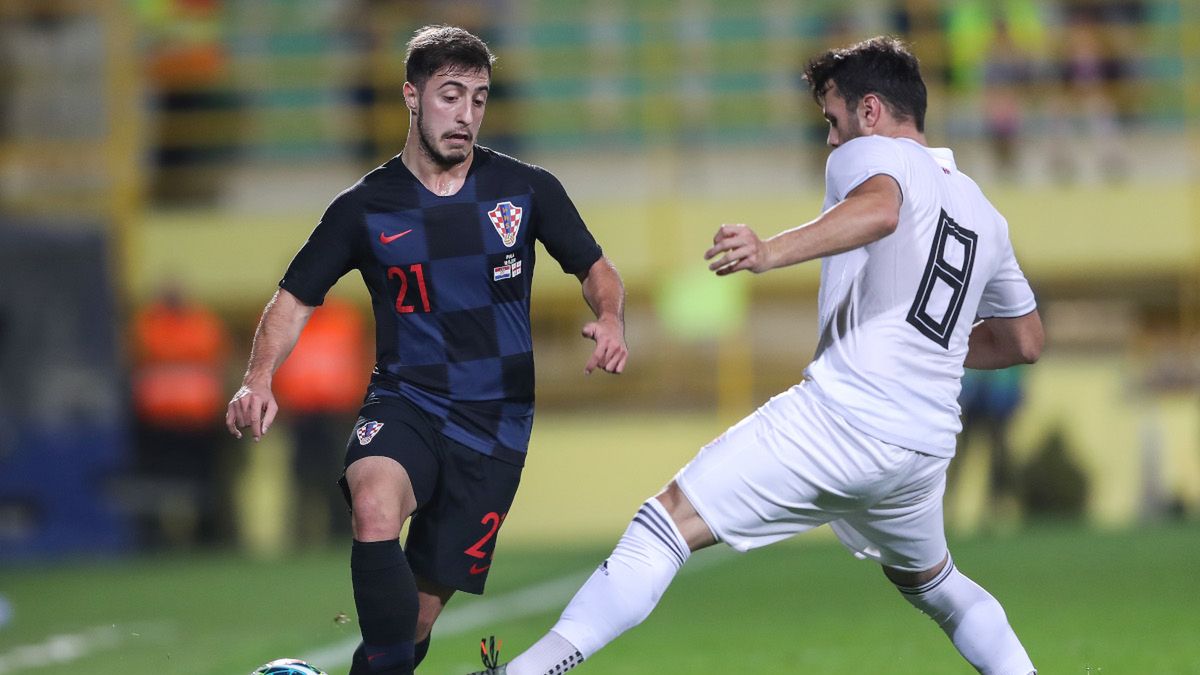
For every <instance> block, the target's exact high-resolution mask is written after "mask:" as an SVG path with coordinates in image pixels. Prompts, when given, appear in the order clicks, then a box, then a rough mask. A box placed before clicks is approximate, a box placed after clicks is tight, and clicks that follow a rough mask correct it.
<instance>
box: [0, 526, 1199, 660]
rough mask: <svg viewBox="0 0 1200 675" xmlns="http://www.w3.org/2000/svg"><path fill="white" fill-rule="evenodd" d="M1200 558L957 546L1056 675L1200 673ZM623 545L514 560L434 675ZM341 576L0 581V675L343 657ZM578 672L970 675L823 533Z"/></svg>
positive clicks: (255, 565) (1101, 546)
mask: <svg viewBox="0 0 1200 675" xmlns="http://www.w3.org/2000/svg"><path fill="white" fill-rule="evenodd" d="M1198 541H1200V525H1197V524H1195V523H1191V524H1176V525H1164V526H1156V527H1153V528H1141V529H1139V530H1136V531H1120V532H1104V531H1094V530H1086V529H1080V528H1075V527H1067V526H1041V527H1033V528H1029V529H1026V530H1025V531H1023V532H1020V533H1016V534H1011V535H1005V536H997V537H988V538H982V537H981V538H970V539H952V547H953V550H954V553H955V557H956V560H957V561H958V564H959V566H960V567H961V568H962V569H963V570H964V572H965V573H967V574H968V575H970V576H972V577H974V578H975V579H976V580H977V581H979V582H980V583H982V584H983V585H984V586H986V587H987V588H988V589H989V590H991V591H992V592H993V593H994V594H995V595H996V596H997V597H998V598H1000V600H1001V602H1002V603H1003V604H1004V605H1005V608H1006V610H1007V611H1008V614H1009V618H1010V620H1011V621H1012V623H1013V625H1014V626H1015V627H1016V629H1017V631H1018V633H1019V635H1020V636H1021V638H1022V640H1023V641H1024V642H1025V644H1026V646H1027V647H1028V649H1029V651H1030V652H1031V654H1032V655H1033V657H1034V661H1035V663H1037V665H1038V666H1039V667H1040V668H1041V672H1042V673H1045V674H1054V673H1078V674H1091V673H1094V674H1099V675H1107V674H1112V675H1116V674H1118V673H1155V674H1166V673H1198V672H1200V640H1197V635H1200V612H1198V610H1197V601H1198V600H1200V575H1197V574H1196V570H1197V569H1200V544H1198V543H1197V542H1198ZM612 543H613V542H612V541H606V542H599V541H598V542H595V544H594V545H591V546H583V547H566V548H562V547H548V546H538V545H533V544H529V543H516V544H514V545H512V546H509V547H507V548H505V547H503V546H502V550H501V552H500V553H498V555H497V558H496V561H495V567H494V568H493V573H492V579H491V581H490V584H489V589H488V595H487V596H485V597H484V598H483V599H482V600H480V599H476V598H471V597H466V596H460V597H458V598H455V600H454V601H453V602H452V603H451V604H450V606H449V608H448V609H447V614H446V617H447V619H448V620H447V622H446V624H445V625H444V626H443V625H439V627H438V630H437V631H435V638H434V644H433V650H432V652H431V654H430V657H429V659H428V660H427V661H426V664H425V665H424V666H423V667H422V668H421V672H426V673H464V672H466V671H467V670H472V669H474V668H475V667H476V665H477V664H478V658H477V650H478V640H479V638H480V637H482V636H483V635H486V634H488V633H492V632H495V633H497V634H498V635H499V636H500V637H501V638H502V639H503V640H504V653H506V654H508V655H509V656H511V655H513V654H515V653H516V652H517V651H519V650H520V649H521V648H523V647H525V646H528V645H529V644H530V643H531V642H532V641H533V640H534V639H536V637H538V636H539V635H540V634H541V633H542V632H543V631H544V630H545V629H546V628H548V627H549V626H550V625H551V624H552V622H553V621H554V619H555V618H556V617H557V614H558V612H559V610H560V609H561V607H562V605H563V604H564V602H565V599H566V597H567V596H568V595H569V593H570V591H571V590H572V589H574V588H575V587H576V586H577V585H578V583H579V582H580V581H581V580H582V579H583V578H585V577H586V575H587V574H588V573H589V571H590V569H591V568H592V567H593V566H594V565H595V564H596V563H598V562H599V561H600V560H601V559H602V558H603V556H604V555H605V554H606V553H607V551H608V550H609V548H610V546H611V544H612ZM347 558H348V556H347V554H346V553H345V552H344V551H343V550H341V548H340V547H339V548H337V549H332V550H328V551H320V552H311V553H306V554H301V555H294V556H289V557H287V558H285V559H282V560H277V561H273V562H266V561H254V560H249V559H246V558H243V557H239V556H236V555H233V554H216V553H211V554H199V555H187V556H184V555H179V556H169V557H157V558H149V559H139V560H137V561H133V562H112V563H100V564H97V563H88V564H84V563H77V564H65V565H57V566H53V567H44V566H37V567H33V566H8V567H5V568H0V594H2V595H3V596H5V597H6V598H7V601H8V603H9V605H10V606H11V618H10V620H9V621H8V623H7V625H5V626H3V627H2V628H0V673H2V674H4V675H13V674H16V673H31V674H35V675H61V674H66V673H77V672H80V670H81V669H82V670H84V671H86V672H88V673H89V674H90V675H110V674H111V675H117V674H120V675H130V674H135V675H141V674H156V675H157V674H163V675H165V674H170V673H178V674H179V675H239V674H244V673H248V672H249V671H250V670H251V669H252V668H254V667H255V666H256V665H258V664H259V663H261V662H264V661H267V660H269V659H273V658H279V657H284V656H310V655H313V654H322V653H325V654H329V653H330V652H329V649H328V648H330V647H331V646H336V645H344V644H346V643H347V642H348V641H352V640H353V639H354V637H355V635H356V634H357V627H356V624H355V622H354V621H353V616H354V609H353V603H352V600H351V595H350V587H349V581H348V570H347ZM547 580H558V581H556V582H552V583H551V584H550V585H546V582H547ZM531 587H532V588H534V589H535V590H534V591H533V592H526V593H523V594H522V593H521V590H522V589H529V588H531ZM339 613H344V614H347V615H349V617H350V618H351V621H350V622H349V623H339V622H338V621H337V620H335V619H336V617H337V616H338V614H339ZM514 615H515V618H512V617H513V616H514ZM327 658H330V657H328V656H327ZM331 660H334V661H337V660H340V659H331ZM316 665H318V666H323V667H326V669H327V670H329V671H330V672H331V673H344V672H346V666H344V665H340V664H337V663H326V664H321V663H317V664H316ZM577 672H580V673H594V674H596V675H601V674H606V673H607V674H626V673H627V674H630V675H635V674H640V673H647V674H648V673H773V672H797V673H800V672H803V673H826V674H837V673H845V674H847V675H849V674H855V675H858V674H861V673H889V674H895V675H900V674H904V673H913V674H916V673H921V674H924V675H930V674H936V673H968V672H972V671H971V669H970V668H969V667H968V666H967V665H966V664H965V663H964V662H963V661H962V660H961V659H960V657H959V656H958V655H957V654H956V653H955V652H954V650H953V648H952V647H951V645H950V643H949V641H948V640H947V639H946V638H945V636H944V635H942V633H941V631H939V630H938V629H937V628H936V626H934V624H933V623H932V622H931V621H929V620H927V619H925V618H924V617H923V616H921V615H920V614H919V613H918V612H917V611H916V610H914V609H912V608H911V607H910V606H909V605H908V604H907V603H905V602H904V601H903V600H902V599H901V598H900V596H899V594H897V593H896V592H895V591H894V590H893V589H892V588H891V586H890V585H889V584H888V582H887V581H886V580H885V579H884V577H883V576H882V575H881V574H880V573H879V571H878V569H877V568H876V566H874V565H872V564H870V563H866V562H861V561H856V560H854V559H853V558H852V557H851V556H850V555H849V554H847V553H846V552H845V551H844V550H843V549H842V548H841V547H840V546H839V545H838V544H836V543H835V542H833V541H832V539H831V538H830V537H828V536H822V535H820V534H813V535H804V536H801V537H799V538H797V539H794V540H792V541H789V542H785V543H783V544H780V545H777V546H775V547H770V548H767V549H763V550H759V551H753V552H751V553H748V554H745V555H739V554H734V553H731V552H729V551H727V550H725V549H723V548H716V549H712V550H709V551H704V552H701V553H699V554H698V555H696V556H695V557H694V558H693V560H692V561H691V562H689V564H688V566H687V567H686V568H685V572H684V573H683V574H681V575H680V576H679V577H678V578H677V579H676V582H675V584H674V585H673V586H672V587H671V588H670V590H668V592H667V595H666V597H665V598H664V600H663V602H662V603H661V605H660V606H659V608H658V609H657V610H656V611H655V613H654V614H652V615H651V617H650V619H648V620H647V621H646V622H645V623H644V624H642V625H641V626H640V627H638V628H636V629H634V630H633V631H631V632H630V633H628V634H627V635H625V636H624V637H623V638H621V639H620V640H618V641H617V642H615V643H614V644H613V645H611V646H610V647H609V648H608V649H606V650H605V651H603V652H601V653H600V654H599V655H597V656H596V657H595V658H593V659H592V660H591V661H590V662H589V663H586V664H584V666H583V667H582V668H581V669H579V670H578V671H577Z"/></svg>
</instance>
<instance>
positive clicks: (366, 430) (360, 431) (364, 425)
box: [354, 420, 383, 445]
mask: <svg viewBox="0 0 1200 675" xmlns="http://www.w3.org/2000/svg"><path fill="white" fill-rule="evenodd" d="M382 428H383V422H376V421H375V420H360V421H359V424H358V426H356V427H355V428H354V434H355V435H356V436H358V444H359V445H366V444H367V443H370V442H371V440H372V439H374V438H375V434H377V433H379V430H380V429H382Z"/></svg>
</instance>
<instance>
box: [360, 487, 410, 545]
mask: <svg viewBox="0 0 1200 675" xmlns="http://www.w3.org/2000/svg"><path fill="white" fill-rule="evenodd" d="M352 503H353V511H354V512H353V516H352V524H353V527H354V538H355V539H357V540H359V541H385V540H388V539H396V538H398V537H399V536H400V527H401V525H402V524H403V519H402V517H401V513H400V507H399V502H398V500H396V499H394V498H388V497H386V496H384V495H381V494H378V493H377V492H376V491H373V490H361V491H359V492H358V493H356V494H354V497H353V499H352Z"/></svg>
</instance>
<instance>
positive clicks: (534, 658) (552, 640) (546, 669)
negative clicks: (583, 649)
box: [505, 631, 583, 675]
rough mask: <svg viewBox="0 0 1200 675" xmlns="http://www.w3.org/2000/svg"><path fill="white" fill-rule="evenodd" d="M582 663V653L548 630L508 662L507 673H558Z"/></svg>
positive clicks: (514, 674)
mask: <svg viewBox="0 0 1200 675" xmlns="http://www.w3.org/2000/svg"><path fill="white" fill-rule="evenodd" d="M580 663H583V654H580V653H579V650H578V649H575V645H573V644H571V643H570V642H568V641H567V640H566V639H565V638H563V637H562V636H561V635H559V634H558V633H555V632H554V631H550V632H549V633H546V634H545V635H544V636H543V637H542V639H541V640H538V641H537V642H535V643H534V644H533V646H532V647H530V648H529V649H526V650H525V651H523V652H521V655H520V656H518V657H517V658H515V659H513V660H512V662H511V663H509V664H508V668H507V670H506V671H505V672H507V673H508V675H560V673H565V672H567V671H568V670H571V669H572V668H574V667H575V666H577V665H579V664H580Z"/></svg>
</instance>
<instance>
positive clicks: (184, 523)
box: [133, 282, 229, 546]
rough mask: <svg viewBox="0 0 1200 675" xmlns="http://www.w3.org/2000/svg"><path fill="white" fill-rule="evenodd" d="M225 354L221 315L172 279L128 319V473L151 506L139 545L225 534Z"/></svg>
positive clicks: (202, 539) (214, 538)
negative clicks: (133, 460) (131, 432)
mask: <svg viewBox="0 0 1200 675" xmlns="http://www.w3.org/2000/svg"><path fill="white" fill-rule="evenodd" d="M228 352H229V336H228V334H227V333H226V330H225V327H224V325H223V324H222V323H221V321H220V320H219V319H218V318H217V316H216V315H215V314H214V313H213V312H212V311H211V310H210V309H208V308H207V307H204V306H203V305H200V304H198V303H195V302H192V301H189V300H188V299H186V298H185V297H184V295H183V292H182V289H181V288H180V287H179V285H178V284H176V283H174V282H168V283H167V284H165V285H164V286H163V288H162V290H161V291H160V293H159V295H158V297H157V298H156V299H155V300H153V301H152V302H151V303H150V304H148V305H146V306H145V307H143V308H142V309H141V310H139V311H138V312H137V314H136V316H135V317H134V321H133V353H134V364H133V404H134V413H135V417H136V423H137V424H136V425H137V468H136V471H137V474H138V478H139V485H140V487H141V489H142V490H143V491H146V492H150V493H153V494H151V495H149V496H148V497H147V498H148V499H149V501H150V502H151V503H156V504H157V508H155V509H153V510H150V512H149V513H146V514H143V516H142V517H141V520H142V522H141V523H140V525H141V527H142V534H143V536H144V538H145V542H144V543H147V544H149V545H152V546H155V545H164V544H166V545H176V544H187V543H192V542H195V541H200V542H205V543H210V542H214V541H217V540H219V539H220V538H221V537H222V536H224V535H225V534H227V532H225V527H224V525H223V522H224V518H223V516H222V515H221V514H222V513H223V509H222V506H221V505H222V504H223V503H224V500H223V499H222V493H223V488H222V483H223V482H222V481H221V477H220V473H219V468H220V467H219V447H220V443H221V442H222V440H223V438H224V436H223V435H222V434H221V426H220V423H221V417H222V415H221V409H222V408H223V407H224V405H225V398H224V391H223V388H224V375H225V368H226V364H227V356H228Z"/></svg>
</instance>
